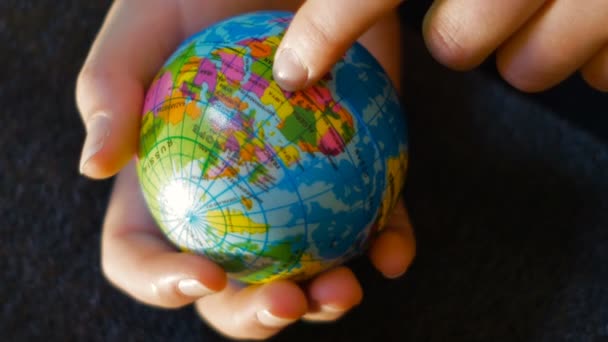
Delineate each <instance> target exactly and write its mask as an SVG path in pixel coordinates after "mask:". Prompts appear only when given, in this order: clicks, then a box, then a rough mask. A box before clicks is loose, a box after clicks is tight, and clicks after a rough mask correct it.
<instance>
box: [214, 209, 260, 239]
mask: <svg viewBox="0 0 608 342" xmlns="http://www.w3.org/2000/svg"><path fill="white" fill-rule="evenodd" d="M206 219H207V223H208V224H209V226H210V227H211V228H214V229H216V230H217V231H219V232H220V234H221V235H223V234H224V233H232V234H265V233H266V232H267V231H268V224H265V223H257V222H254V221H253V220H252V219H251V218H250V217H249V216H247V215H246V214H245V213H243V212H242V211H240V210H235V209H225V210H210V211H209V212H208V213H207V218H206Z"/></svg>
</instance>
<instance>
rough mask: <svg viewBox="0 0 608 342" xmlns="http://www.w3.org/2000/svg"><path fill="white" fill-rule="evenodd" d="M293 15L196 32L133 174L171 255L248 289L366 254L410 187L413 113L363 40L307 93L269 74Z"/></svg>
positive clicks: (150, 100)
mask: <svg viewBox="0 0 608 342" xmlns="http://www.w3.org/2000/svg"><path fill="white" fill-rule="evenodd" d="M291 18H292V14H290V13H286V12H255V13H249V14H244V15H240V16H236V17H233V18H229V19H227V20H224V21H222V22H219V23H217V24H215V25H213V26H211V27H208V28H206V29H205V30H203V31H201V32H200V33H198V34H196V35H194V36H192V37H190V38H188V39H187V40H186V41H185V42H183V43H182V44H181V45H180V46H179V48H178V49H177V50H176V51H175V53H174V54H173V55H172V56H170V57H169V59H168V60H167V62H166V63H165V65H164V66H163V67H162V69H161V70H160V71H159V73H158V75H157V76H156V77H155V79H154V80H153V82H152V84H151V85H150V87H149V89H148V90H147V94H146V99H145V104H144V109H143V116H142V121H141V134H140V145H139V151H138V163H137V170H138V175H139V179H140V183H141V189H142V192H143V195H144V198H145V200H146V203H147V204H148V207H149V209H150V212H151V214H152V216H153V217H154V219H155V220H156V222H157V223H158V225H159V227H160V229H161V230H162V232H163V233H164V234H165V236H166V237H167V238H168V240H170V241H171V242H172V243H173V244H174V245H175V246H176V247H178V248H179V249H181V250H183V251H187V252H191V253H197V254H200V255H202V256H204V257H207V258H209V259H211V260H213V261H214V262H216V263H218V264H219V265H221V266H222V267H223V268H224V269H225V270H226V271H227V272H228V274H229V276H230V277H232V278H234V279H237V280H240V281H243V282H246V283H263V282H268V281H271V280H274V279H283V278H288V279H294V280H302V279H307V278H309V277H311V276H313V275H315V274H317V273H319V272H321V271H323V270H326V269H328V268H331V267H333V266H336V265H340V264H342V263H344V262H346V261H348V260H350V259H351V258H353V257H355V256H357V255H359V254H361V253H362V252H363V251H365V249H366V248H367V246H368V245H369V243H370V241H371V239H372V238H373V236H374V234H376V233H377V232H378V231H379V230H381V229H382V227H384V225H385V223H386V220H387V218H388V216H389V213H390V212H391V210H392V208H393V206H394V205H395V203H396V201H397V200H398V198H399V194H400V191H401V189H402V187H403V184H404V181H405V174H406V168H407V161H408V145H407V126H406V116H405V113H404V111H403V109H402V108H401V106H400V103H399V99H398V96H397V93H396V91H395V88H394V86H393V85H392V84H391V81H390V79H389V77H388V76H387V75H386V73H385V72H384V70H383V69H382V67H381V66H380V65H379V64H378V62H377V61H376V60H375V59H374V58H373V56H372V55H371V54H370V53H369V52H367V50H365V49H364V48H363V47H362V46H360V45H359V44H355V45H354V46H353V47H352V48H351V49H350V50H348V52H347V53H346V54H345V56H344V58H343V59H342V60H341V61H340V62H338V63H337V64H336V65H335V67H334V68H333V69H332V70H331V72H330V73H329V74H328V75H327V76H326V77H324V78H323V79H322V80H321V81H320V82H318V83H317V84H315V85H313V86H311V87H310V88H308V89H306V90H304V91H298V92H287V91H284V90H282V89H281V88H280V87H279V86H278V85H277V83H276V82H275V81H274V80H273V77H272V63H273V58H274V54H275V52H276V49H277V47H278V45H279V43H280V40H281V38H282V36H283V34H284V32H285V30H286V28H287V26H288V24H289V22H290V20H291Z"/></svg>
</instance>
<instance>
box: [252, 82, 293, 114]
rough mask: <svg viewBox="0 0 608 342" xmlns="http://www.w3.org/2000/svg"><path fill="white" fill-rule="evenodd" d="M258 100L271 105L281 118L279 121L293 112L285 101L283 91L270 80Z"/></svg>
mask: <svg viewBox="0 0 608 342" xmlns="http://www.w3.org/2000/svg"><path fill="white" fill-rule="evenodd" d="M260 100H261V101H262V103H263V104H265V105H270V106H272V107H273V108H274V110H276V112H277V115H278V116H279V118H281V121H284V120H285V119H286V118H287V117H288V116H289V115H291V114H292V113H293V107H292V106H291V104H290V103H289V102H288V101H286V99H285V95H283V91H282V90H281V88H279V86H278V85H277V84H276V83H275V82H270V85H269V86H268V88H266V90H264V94H263V95H262V98H261V99H260Z"/></svg>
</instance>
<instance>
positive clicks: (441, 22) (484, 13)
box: [274, 0, 608, 91]
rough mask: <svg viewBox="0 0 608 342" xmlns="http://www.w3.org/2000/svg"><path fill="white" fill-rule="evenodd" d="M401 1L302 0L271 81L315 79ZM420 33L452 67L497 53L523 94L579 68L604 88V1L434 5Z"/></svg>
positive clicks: (607, 6)
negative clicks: (302, 2)
mask: <svg viewBox="0 0 608 342" xmlns="http://www.w3.org/2000/svg"><path fill="white" fill-rule="evenodd" d="M410 1H418V0H410ZM400 2H401V1H399V0H373V1H360V0H332V1H326V0H308V1H307V2H306V3H305V4H304V6H303V7H302V8H301V9H300V11H299V12H298V14H297V15H296V18H295V19H294V22H293V24H292V27H291V28H290V30H289V31H288V33H287V34H286V36H285V39H283V42H282V46H281V48H280V49H279V51H291V53H287V54H285V55H282V54H281V53H280V52H279V53H277V62H276V64H275V69H274V71H275V78H277V79H278V80H280V83H281V85H282V86H283V87H285V88H300V87H302V86H304V85H306V84H310V83H311V82H314V81H316V80H318V79H319V78H320V77H321V76H322V75H324V74H325V72H327V70H329V68H330V67H331V66H332V65H333V63H334V62H335V61H336V60H337V59H338V58H339V57H340V56H341V55H342V53H343V52H344V50H346V49H347V48H348V47H349V46H350V44H351V43H352V42H353V41H355V40H356V39H357V38H358V37H359V35H360V34H361V33H362V32H364V31H365V30H366V29H367V28H368V27H370V26H371V25H373V24H374V23H375V22H376V21H377V20H378V18H380V17H381V16H382V15H383V14H384V13H387V12H388V11H390V10H391V9H392V8H393V7H395V6H397V5H398V4H399V3H400ZM423 31H424V36H425V40H426V42H427V46H428V47H429V49H430V50H431V53H432V54H433V56H434V57H435V58H436V59H437V60H439V61H440V62H442V63H443V64H445V65H447V66H449V67H452V68H454V69H461V70H464V69H470V68H472V67H475V66H477V65H478V64H480V63H481V62H482V61H483V60H484V59H486V58H487V57H488V56H489V55H490V54H492V53H493V52H494V51H496V50H497V52H498V54H497V57H498V68H499V70H500V73H501V74H502V76H503V77H504V78H505V80H507V81H508V82H509V83H511V84H512V85H514V86H515V87H517V88H519V89H521V90H524V91H540V90H544V89H547V88H549V87H551V86H554V85H556V84H557V83H559V82H561V81H563V80H564V79H566V78H567V77H568V76H569V75H571V74H572V73H574V72H575V71H577V70H581V72H582V74H583V76H584V78H585V79H586V80H587V82H588V83H589V84H590V85H592V86H593V87H595V88H597V89H599V90H603V91H608V2H606V0H582V1H575V0H435V2H434V4H433V6H432V8H431V9H430V10H429V12H428V13H427V16H426V19H425V23H424V28H423ZM285 48H289V50H284V49H285ZM286 56H287V57H286ZM295 56H297V57H295ZM282 57H286V58H282ZM288 57H289V58H288Z"/></svg>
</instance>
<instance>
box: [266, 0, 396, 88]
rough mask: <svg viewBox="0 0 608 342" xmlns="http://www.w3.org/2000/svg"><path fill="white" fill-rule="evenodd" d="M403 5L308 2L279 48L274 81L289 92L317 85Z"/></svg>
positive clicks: (387, 0)
mask: <svg viewBox="0 0 608 342" xmlns="http://www.w3.org/2000/svg"><path fill="white" fill-rule="evenodd" d="M400 2H401V1H400V0H373V1H361V0H332V1H327V0H308V1H306V2H305V3H304V4H303V5H302V7H300V9H299V10H298V11H297V13H296V15H295V17H294V18H293V20H292V22H291V24H290V26H289V29H288V30H287V32H286V33H285V36H284V37H283V40H282V42H281V45H280V46H279V48H278V49H277V53H276V56H275V63H274V68H273V74H274V79H275V80H276V81H277V83H278V84H279V85H280V86H281V87H282V88H283V89H285V90H288V91H293V90H298V89H302V88H306V87H307V86H309V85H311V84H313V83H315V82H316V81H318V80H319V79H321V78H322V77H323V76H324V75H325V74H326V73H327V72H328V71H329V70H330V69H331V67H332V66H333V65H334V64H335V63H336V62H337V61H338V60H339V59H340V58H341V57H342V56H343V55H344V53H345V52H346V51H347V50H348V49H349V47H350V46H351V45H352V44H353V43H354V42H355V41H356V40H357V39H358V38H359V37H360V36H361V35H362V34H363V33H365V31H367V30H368V29H369V28H370V27H371V26H372V25H373V24H374V23H375V22H376V21H377V20H379V19H380V18H381V17H383V16H384V14H386V13H387V12H389V11H390V10H392V9H394V8H395V7H397V5H398V4H399V3H400ZM346 14H348V15H346Z"/></svg>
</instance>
